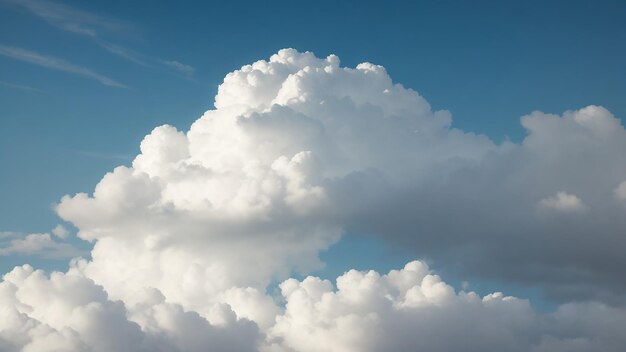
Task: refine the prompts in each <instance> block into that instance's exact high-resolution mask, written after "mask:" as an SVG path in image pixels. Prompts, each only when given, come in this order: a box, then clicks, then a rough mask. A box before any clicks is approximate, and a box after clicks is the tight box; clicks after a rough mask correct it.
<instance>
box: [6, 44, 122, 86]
mask: <svg viewBox="0 0 626 352" xmlns="http://www.w3.org/2000/svg"><path fill="white" fill-rule="evenodd" d="M0 55H4V56H7V57H10V58H13V59H15V60H20V61H24V62H28V63H31V64H34V65H38V66H42V67H46V68H49V69H52V70H57V71H63V72H68V73H72V74H76V75H79V76H83V77H86V78H91V79H95V80H96V81H98V82H100V83H102V84H104V85H106V86H110V87H117V88H127V87H126V86H125V85H123V84H122V83H119V82H117V81H115V80H114V79H112V78H109V77H107V76H104V75H102V74H100V73H98V72H95V71H94V70H92V69H90V68H87V67H83V66H78V65H75V64H73V63H71V62H69V61H66V60H64V59H60V58H57V57H53V56H46V55H42V54H39V53H36V52H33V51H29V50H26V49H22V48H16V47H12V46H5V45H0Z"/></svg>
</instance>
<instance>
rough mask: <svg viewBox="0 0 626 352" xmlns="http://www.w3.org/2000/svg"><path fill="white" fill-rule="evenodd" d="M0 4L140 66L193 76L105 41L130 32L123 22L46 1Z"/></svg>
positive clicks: (14, 0)
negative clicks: (156, 66)
mask: <svg viewBox="0 0 626 352" xmlns="http://www.w3.org/2000/svg"><path fill="white" fill-rule="evenodd" d="M0 2H4V3H6V4H10V5H13V6H16V7H20V8H22V9H23V10H26V11H27V12H29V13H31V14H33V15H35V16H37V17H39V18H41V19H43V20H44V21H46V22H47V23H48V24H50V25H52V26H53V27H56V28H58V29H61V30H63V31H66V32H70V33H73V34H77V35H81V36H86V37H89V38H91V39H92V40H93V41H94V42H95V43H96V44H97V45H98V46H100V47H101V48H103V49H104V50H106V51H108V52H109V53H111V54H113V55H116V56H118V57H121V58H123V59H125V60H127V61H130V62H132V63H135V64H137V65H140V66H144V67H153V66H154V64H159V65H162V66H165V67H168V68H170V69H173V70H175V71H177V72H180V73H183V74H185V76H187V77H190V76H192V75H193V74H194V72H195V68H194V67H192V66H190V65H187V64H184V63H181V62H179V61H176V60H162V59H158V58H157V59H155V58H149V57H147V56H146V55H143V54H141V53H138V52H136V51H134V50H132V49H129V48H126V47H123V46H121V45H118V44H113V43H111V42H110V41H105V40H103V39H102V37H101V34H102V32H115V31H118V32H119V31H123V30H125V29H128V28H129V27H130V25H129V24H127V23H124V22H123V21H119V20H114V19H110V18H104V17H101V16H98V15H95V14H93V13H90V12H87V11H83V10H79V9H76V8H73V7H70V6H67V5H63V4H58V3H54V2H50V1H45V0H0Z"/></svg>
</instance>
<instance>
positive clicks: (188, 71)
mask: <svg viewBox="0 0 626 352" xmlns="http://www.w3.org/2000/svg"><path fill="white" fill-rule="evenodd" d="M158 62H159V63H160V64H162V65H165V66H168V67H171V68H173V69H175V70H177V71H179V72H181V73H184V74H185V75H188V76H191V75H193V74H194V72H195V71H196V69H195V68H194V67H193V66H189V65H187V64H183V63H182V62H178V61H176V60H161V59H159V60H158Z"/></svg>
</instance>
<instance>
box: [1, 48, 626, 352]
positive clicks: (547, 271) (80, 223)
mask: <svg viewBox="0 0 626 352" xmlns="http://www.w3.org/2000/svg"><path fill="white" fill-rule="evenodd" d="M522 125H523V126H524V127H525V128H526V129H527V131H528V135H527V137H526V138H525V139H524V141H523V142H522V143H521V144H513V143H510V142H506V143H504V144H502V145H497V144H495V143H493V142H492V141H491V140H489V139H488V138H487V137H485V136H480V135H476V134H473V133H466V132H464V131H461V130H458V129H454V128H452V127H451V117H450V113H449V112H447V111H432V109H431V107H430V105H429V104H428V102H427V101H426V100H425V99H424V98H422V97H421V96H420V95H419V94H418V93H416V92H415V91H413V90H410V89H406V88H404V87H403V86H401V85H399V84H394V83H393V82H392V80H391V78H390V77H389V76H388V75H387V73H386V71H385V69H384V68H383V67H381V66H377V65H373V64H369V63H364V64H360V65H358V66H357V67H356V68H347V67H341V66H340V65H339V59H338V58H337V57H336V56H334V55H331V56H328V57H327V58H325V59H320V58H317V57H315V56H314V55H313V54H312V53H299V52H297V51H295V50H291V49H287V50H281V51H280V52H278V53H277V54H276V55H273V56H272V57H271V58H270V59H269V60H268V61H257V62H255V63H253V64H251V65H246V66H244V67H242V68H241V69H240V70H236V71H234V72H231V73H229V74H228V75H227V76H226V77H225V79H224V82H223V84H221V85H220V87H219V89H218V94H217V96H216V98H215V108H214V109H212V110H209V111H207V112H206V113H205V114H204V115H203V116H202V117H201V118H199V119H198V120H197V121H195V122H194V123H193V125H192V126H191V128H190V129H189V130H188V131H178V130H177V129H176V128H174V127H171V126H167V125H165V126H160V127H157V128H155V129H154V130H153V131H152V132H151V133H150V134H149V135H147V136H146V137H145V138H144V140H143V141H142V142H141V153H140V154H139V155H138V156H137V157H136V158H135V159H134V161H133V163H132V165H131V166H121V167H118V168H115V169H114V170H113V171H111V172H110V173H107V174H106V175H105V176H104V177H103V178H102V180H101V181H100V182H99V183H98V184H97V185H96V187H95V190H94V191H93V193H92V194H87V193H78V194H76V195H74V196H65V197H63V198H62V199H61V201H60V202H59V204H58V205H57V207H56V211H57V212H58V214H59V215H60V217H61V218H62V219H64V220H65V221H69V222H71V223H72V224H73V225H74V226H76V228H77V229H78V233H77V235H78V236H79V237H80V238H82V239H85V240H89V241H93V242H94V248H93V250H92V252H91V259H89V260H87V259H82V260H76V261H74V262H73V264H72V269H71V270H70V272H68V273H67V274H53V276H54V277H56V276H59V275H61V276H62V275H65V276H72V277H78V278H81V279H80V280H81V282H82V280H84V281H85V282H87V283H86V284H85V285H91V286H90V287H92V289H93V290H95V291H97V292H101V294H104V293H106V296H105V298H102V299H99V300H98V302H99V304H100V305H101V306H103V307H106V308H103V309H104V310H106V311H108V310H109V309H110V310H111V311H112V312H113V313H111V314H114V315H115V316H116V317H118V316H120V317H121V316H125V317H126V318H127V319H128V321H124V320H123V319H122V318H119V319H120V320H119V321H120V322H121V323H120V324H127V325H128V324H130V325H128V327H129V329H130V330H129V331H137V330H138V331H139V332H138V333H137V334H135V335H133V336H134V337H133V338H132V339H130V340H128V344H129V346H133V347H132V348H135V349H137V348H139V347H137V345H132V344H133V343H137V342H136V341H140V345H141V346H148V345H149V346H152V345H150V343H152V342H151V341H153V340H152V339H153V338H156V339H160V340H159V341H160V342H162V343H163V344H164V345H163V346H168V348H170V347H171V348H174V347H172V346H175V348H179V349H182V350H192V349H202V348H205V349H206V346H207V344H211V346H220V347H224V348H231V349H233V350H245V349H246V348H248V349H249V348H254V347H250V346H256V347H258V348H259V349H261V350H267V351H289V350H290V348H292V349H295V350H301V351H306V350H311V349H314V350H327V351H354V350H368V349H373V350H408V349H409V350H411V349H412V350H415V349H425V350H459V349H465V350H477V351H478V350H479V351H483V350H512V351H515V350H519V351H532V350H533V349H535V350H537V351H540V350H542V349H543V350H546V349H552V350H558V349H567V348H574V347H577V348H585V349H587V350H598V351H600V350H606V351H611V350H616V351H617V350H619V346H623V342H624V341H623V338H622V334H618V333H615V331H613V330H610V329H609V330H607V332H606V333H603V332H602V331H600V330H598V329H596V328H595V326H597V324H599V323H600V322H602V319H603V317H611V319H614V320H615V321H618V322H621V321H623V320H624V316H625V313H624V310H623V308H620V307H622V306H620V304H622V302H623V297H624V292H626V284H624V283H623V280H621V276H622V272H621V270H616V268H620V267H622V266H623V264H626V262H624V258H623V254H622V252H623V251H622V248H624V247H623V246H624V245H625V244H626V243H625V242H624V240H623V239H622V238H621V237H620V236H615V233H617V231H618V230H619V229H623V228H625V227H626V223H624V221H625V220H623V219H624V217H623V216H622V214H623V208H622V207H619V206H618V205H616V204H615V201H614V193H615V187H616V185H618V184H620V182H623V180H624V179H626V155H625V154H624V153H621V151H622V150H626V131H624V129H623V127H622V126H621V124H620V122H619V120H618V119H616V118H615V117H614V116H612V115H611V113H610V112H608V111H607V110H606V109H604V108H601V107H597V106H589V107H586V108H584V109H581V110H577V111H571V112H566V113H565V114H563V116H556V115H548V114H543V113H540V112H535V113H533V114H531V115H528V116H525V117H523V118H522ZM416 131H417V132H416ZM591 166H593V167H591ZM596 170H603V172H597V171H596ZM564 189H565V190H567V191H568V192H571V193H564V192H563V191H562V190H564ZM559 192H561V193H559ZM574 194H575V195H574ZM550 195H553V196H550ZM582 199H584V203H583V202H582ZM538 204H539V206H540V207H547V208H549V209H553V210H559V209H560V210H565V211H571V210H577V209H582V208H584V209H585V210H586V211H584V212H579V213H578V214H577V216H537V211H536V209H537V206H538ZM577 211H578V210H577ZM346 231H348V232H350V233H357V234H358V233H366V234H372V233H374V234H378V235H380V236H381V237H382V238H384V239H385V240H388V241H390V242H392V243H399V244H401V245H404V246H406V247H407V248H411V249H414V250H415V252H416V253H417V254H419V255H424V256H428V257H429V258H432V259H433V260H434V261H435V262H437V263H438V264H441V263H443V264H445V263H446V261H447V260H453V263H462V265H460V266H461V267H462V268H461V269H457V271H458V272H457V273H458V274H467V273H470V274H473V275H480V276H482V277H486V278H489V279H494V278H495V279H499V280H511V281H515V282H517V283H521V284H528V283H532V284H537V285H540V286H541V287H543V288H546V289H548V290H550V292H551V293H552V294H553V295H554V296H555V297H558V298H559V299H561V300H563V299H565V298H571V297H574V298H577V299H586V300H587V301H586V302H585V303H573V304H570V305H564V306H562V307H561V308H560V309H559V311H557V313H555V314H552V315H541V314H538V313H536V312H534V311H533V310H532V309H531V307H530V306H529V305H528V303H527V302H525V301H523V300H519V299H516V298H511V297H504V296H503V295H501V294H492V295H489V296H486V297H483V298H481V297H478V296H477V295H476V294H473V293H465V292H460V293H456V292H454V290H453V289H452V288H451V287H450V286H449V285H447V284H446V283H444V282H443V281H441V279H440V278H439V277H437V276H436V275H434V274H433V273H431V272H430V270H429V269H428V267H427V266H426V265H425V264H424V263H421V262H413V263H409V264H408V265H407V266H406V267H405V268H404V269H403V270H400V271H393V272H391V273H389V274H387V275H381V274H379V273H376V272H369V273H359V272H356V271H351V272H349V273H346V274H345V275H343V276H341V277H340V278H338V280H337V288H336V289H335V288H334V287H333V285H332V284H331V283H330V282H328V281H323V280H320V279H317V278H313V277H311V278H307V279H305V280H304V281H302V282H300V281H297V280H294V279H288V278H289V276H290V275H291V274H293V273H294V272H297V273H308V272H311V271H312V270H315V269H316V268H319V267H320V266H321V265H322V263H321V262H320V260H319V258H318V254H319V253H320V251H322V250H325V249H326V248H328V247H329V246H331V245H332V244H333V243H335V242H336V241H337V240H338V239H339V237H340V235H341V234H342V233H343V232H346ZM622 237H623V236H622ZM456 267H458V266H457V265H455V266H453V269H454V268H456ZM15 275H17V274H15ZM38 275H43V274H38ZM53 276H51V277H50V279H49V280H52V278H53ZM65 276H63V277H65ZM284 279H288V280H287V281H285V282H284V283H283V284H282V285H281V289H282V294H283V298H284V300H285V302H286V305H285V307H284V308H283V307H281V304H280V302H275V301H274V300H273V299H272V298H270V297H269V296H268V295H267V293H266V290H267V287H268V285H270V284H271V283H272V282H275V280H284ZM46 280H48V279H47V278H45V277H43V278H42V279H41V280H40V281H42V282H45V281H46ZM92 281H93V282H92ZM13 285H17V284H13ZM20 285H21V284H20ZM20 285H17V286H20ZM62 286H63V285H61V286H59V287H60V288H59V290H64V289H65V288H63V287H62ZM20 287H21V286H20ZM93 287H95V289H94V288H93ZM100 287H101V288H100ZM29 288H30V286H29ZM92 289H90V290H92ZM32 290H33V291H34V292H39V291H40V289H39V288H38V287H34V288H32ZM12 292H13V291H12ZM24 292H28V289H25V291H24ZM21 295H22V294H20V295H15V297H18V296H20V297H21ZM590 297H591V298H593V299H597V300H602V301H605V302H612V303H614V304H616V306H615V307H610V306H607V305H605V304H604V303H592V301H591V300H589V298H590ZM18 298H19V297H18ZM20 299H21V298H20ZM23 302H25V301H19V302H16V303H13V304H15V305H19V307H21V304H23ZM81 302H82V301H81ZM107 302H109V303H107ZM116 302H117V303H116ZM122 303H123V308H119V306H120V305H121V304H122ZM25 304H26V305H31V303H28V302H26V303H25ZM33 304H34V303H33ZM77 304H78V305H79V306H81V307H82V305H84V304H83V303H80V302H79V303H77ZM74 305H75V303H63V304H62V306H64V307H66V306H68V307H74ZM52 307H54V305H52ZM114 307H118V308H114ZM46 309H48V308H45V307H39V306H37V307H35V308H34V310H32V311H28V312H26V310H20V311H19V313H20V314H26V315H27V316H28V317H29V318H30V319H35V320H37V321H41V322H43V323H44V324H47V325H49V326H51V327H52V328H54V329H55V330H57V331H61V332H60V333H61V334H68V335H67V336H70V337H71V336H74V337H76V339H74V340H68V341H69V342H67V341H66V340H63V341H66V342H64V343H70V342H71V343H76V344H80V343H82V344H85V345H88V346H91V344H94V343H95V341H96V340H94V339H88V338H82V337H81V336H82V334H83V333H84V332H83V331H89V330H84V329H83V328H81V325H80V324H79V325H71V324H70V323H71V322H70V321H69V320H68V321H66V320H64V319H61V320H60V321H59V322H56V324H57V325H53V324H50V323H49V322H47V319H48V318H46V317H47V315H45V314H44V313H40V312H36V310H43V311H44V312H45V311H46ZM81 309H82V308H81ZM116 309H117V310H116ZM568 314H569V315H568ZM577 314H584V315H581V316H585V317H587V316H589V317H592V319H591V321H590V323H589V324H581V325H576V326H574V325H571V324H569V323H568V322H570V321H571V319H570V318H569V317H571V316H577ZM31 317H32V318H31ZM115 319H118V318H115ZM31 324H32V325H33V326H37V324H36V323H31ZM133 324H137V325H138V327H137V328H136V329H135V328H132V327H131V326H135V325H133ZM103 325H106V324H104V323H103ZM11 326H13V325H11ZM120 326H121V325H120ZM223 326H227V327H228V328H227V329H226V330H223V331H220V332H219V333H217V332H216V331H217V330H215V329H217V327H223ZM66 327H67V329H65V328H66ZM194 327H197V328H198V329H200V330H195V329H194ZM7 329H10V328H7ZM240 329H242V330H240ZM257 329H258V330H257ZM240 331H244V332H245V333H244V335H243V336H245V338H241V339H240V340H237V341H238V342H240V343H243V344H244V346H243V347H241V348H240V347H233V346H236V345H233V344H234V343H235V342H234V341H233V340H229V338H230V337H232V336H237V335H238V334H239V332H240ZM304 332H307V333H306V334H305V333H304ZM133 334H134V333H133ZM146 334H147V335H146ZM31 335H32V334H31ZM31 335H29V336H31ZM54 336H55V337H54V339H57V340H59V341H60V340H61V337H63V338H65V335H63V336H61V337H59V336H57V335H54ZM459 336H465V337H466V338H463V339H460V338H459ZM218 337H224V338H225V340H220V341H219V343H218V342H215V340H213V339H214V338H218ZM24 339H26V338H24ZM251 341H253V342H251ZM458 341H463V342H464V344H463V345H462V346H459V345H458V344H457V343H458ZM20 346H22V345H20ZM72 346H74V345H72ZM75 346H78V345H75ZM71 348H75V347H71ZM76 348H78V347H76Z"/></svg>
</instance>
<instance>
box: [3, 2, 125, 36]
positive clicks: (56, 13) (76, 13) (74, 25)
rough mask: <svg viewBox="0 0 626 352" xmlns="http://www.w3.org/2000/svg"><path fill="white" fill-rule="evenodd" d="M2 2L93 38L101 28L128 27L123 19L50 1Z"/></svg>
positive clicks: (63, 28) (108, 29)
mask: <svg viewBox="0 0 626 352" xmlns="http://www.w3.org/2000/svg"><path fill="white" fill-rule="evenodd" d="M2 2H4V3H6V4H9V5H12V6H16V7H20V8H22V9H23V10H26V11H28V12H30V13H31V14H33V15H35V16H37V17H39V18H41V19H43V20H44V21H46V22H48V23H49V24H50V25H52V26H55V27H57V28H59V29H62V30H64V31H68V32H72V33H75V34H80V35H85V36H89V37H93V38H95V37H97V36H98V32H100V31H102V30H106V31H121V30H124V29H126V28H128V27H129V26H128V24H127V23H125V22H123V21H119V20H115V19H110V18H105V17H101V16H98V15H95V14H93V13H90V12H87V11H83V10H80V9H76V8H73V7H70V6H67V5H64V4H59V3H55V2H51V1H43V0H2Z"/></svg>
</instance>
